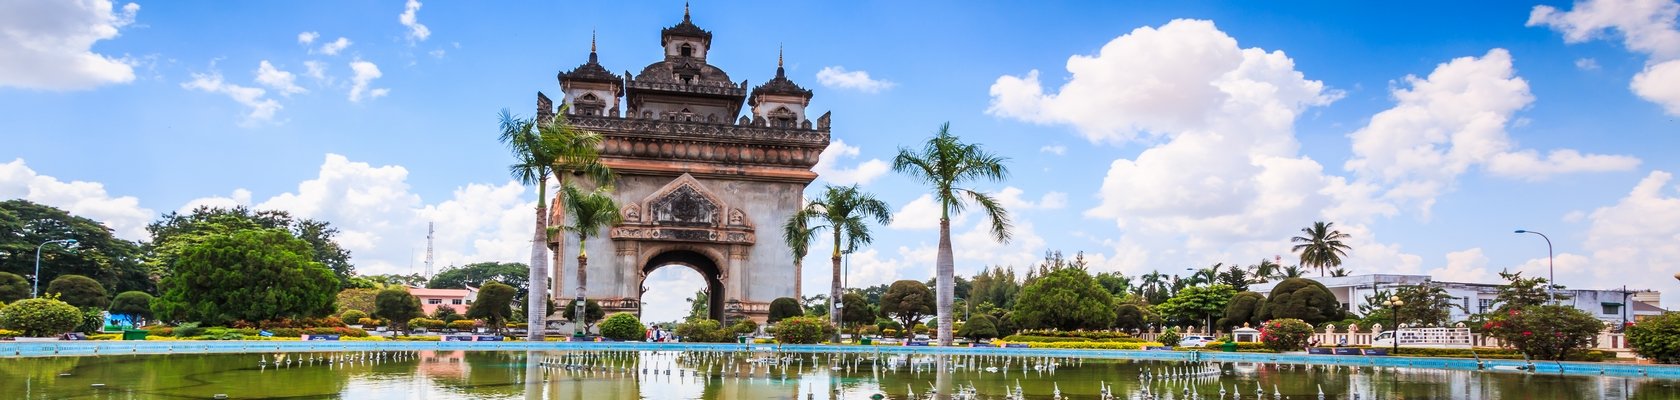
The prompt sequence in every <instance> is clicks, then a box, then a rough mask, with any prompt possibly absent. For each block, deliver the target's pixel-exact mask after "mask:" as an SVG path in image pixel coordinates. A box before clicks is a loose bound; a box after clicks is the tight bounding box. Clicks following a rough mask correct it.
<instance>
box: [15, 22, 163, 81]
mask: <svg viewBox="0 0 1680 400" xmlns="http://www.w3.org/2000/svg"><path fill="white" fill-rule="evenodd" d="M139 12H140V5H139V4H134V3H128V4H125V5H123V7H122V9H121V12H120V13H119V12H118V10H116V9H115V8H114V4H112V3H111V2H110V1H107V0H82V1H65V0H20V1H6V2H0V87H5V86H11V87H18V88H25V89H45V90H79V89H91V88H94V87H97V86H100V85H105V84H112V83H128V82H131V81H133V80H134V68H133V66H131V65H130V64H129V62H127V61H124V60H122V59H116V58H111V57H108V56H105V55H102V54H99V53H95V52H93V45H94V43H96V42H99V41H101V40H107V39H111V38H115V37H117V35H118V34H119V33H120V31H121V29H122V28H123V27H126V26H129V25H130V24H133V23H134V17H135V14H137V13H139Z"/></svg>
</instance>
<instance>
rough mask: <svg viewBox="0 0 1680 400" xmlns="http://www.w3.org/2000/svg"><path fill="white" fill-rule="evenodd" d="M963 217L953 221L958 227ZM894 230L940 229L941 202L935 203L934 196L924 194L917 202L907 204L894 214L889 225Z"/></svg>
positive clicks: (959, 216) (959, 215) (953, 224)
mask: <svg viewBox="0 0 1680 400" xmlns="http://www.w3.org/2000/svg"><path fill="white" fill-rule="evenodd" d="M961 215H962V214H958V217H955V218H954V219H956V220H953V221H951V225H952V226H956V225H957V223H958V222H959V221H961V218H962V217H961ZM887 227H888V228H892V229H937V228H939V202H936V201H933V195H931V194H922V195H921V197H917V198H916V199H915V200H911V201H910V202H909V203H905V204H904V206H902V207H899V208H898V211H896V212H893V219H892V222H891V223H889V224H887Z"/></svg>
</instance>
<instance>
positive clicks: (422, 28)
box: [397, 0, 432, 41]
mask: <svg viewBox="0 0 1680 400" xmlns="http://www.w3.org/2000/svg"><path fill="white" fill-rule="evenodd" d="M419 12H420V1H419V0H408V3H407V4H404V5H403V12H402V14H399V15H397V22H401V23H402V24H403V26H406V27H408V39H409V40H415V41H424V40H426V38H427V37H430V36H432V30H431V29H429V28H426V25H424V24H421V23H420V18H419V17H418V16H416V15H415V14H417V13H419Z"/></svg>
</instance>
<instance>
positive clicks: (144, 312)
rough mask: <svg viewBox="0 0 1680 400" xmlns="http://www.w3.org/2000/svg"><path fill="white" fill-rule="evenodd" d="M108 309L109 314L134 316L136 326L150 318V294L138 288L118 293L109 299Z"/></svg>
mask: <svg viewBox="0 0 1680 400" xmlns="http://www.w3.org/2000/svg"><path fill="white" fill-rule="evenodd" d="M108 311H110V312H111V314H116V315H127V316H130V317H134V318H135V319H136V321H135V324H136V326H138V324H140V323H142V322H144V321H146V320H150V319H152V295H149V294H146V292H142V291H138V290H130V291H127V292H122V293H118V294H117V297H116V298H114V299H111V308H110V309H109V310H108Z"/></svg>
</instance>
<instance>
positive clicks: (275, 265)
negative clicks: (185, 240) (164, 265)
mask: <svg viewBox="0 0 1680 400" xmlns="http://www.w3.org/2000/svg"><path fill="white" fill-rule="evenodd" d="M311 253H312V251H311V248H310V246H309V243H308V242H305V241H303V240H300V239H298V238H295V237H292V235H291V233H289V232H286V231H284V230H279V229H248V230H240V231H234V232H230V233H226V234H216V235H209V236H207V237H204V238H202V240H199V241H197V242H195V243H192V244H189V245H186V246H184V247H181V248H180V249H179V254H178V258H177V259H176V260H175V262H174V266H175V271H174V273H173V274H171V275H169V276H168V277H166V278H164V280H163V282H162V284H160V285H159V287H160V288H161V289H162V290H163V295H162V296H159V297H158V298H157V299H156V300H155V301H153V302H152V308H153V312H154V313H156V314H157V316H158V317H159V318H161V319H164V320H168V321H195V322H202V323H204V324H205V325H223V324H226V323H228V322H232V321H236V320H244V321H264V320H270V319H276V318H302V317H321V316H325V315H328V314H329V313H331V312H332V311H333V297H334V295H333V293H334V290H336V289H337V288H338V282H337V280H336V279H334V277H333V272H332V271H331V270H328V269H327V268H326V267H325V266H322V265H321V263H319V262H315V261H313V260H311V258H310V254H311Z"/></svg>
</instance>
